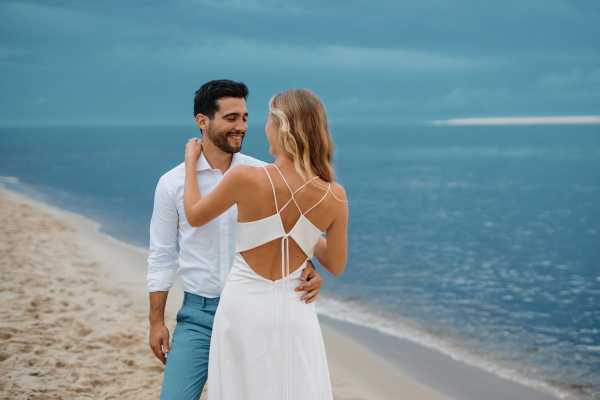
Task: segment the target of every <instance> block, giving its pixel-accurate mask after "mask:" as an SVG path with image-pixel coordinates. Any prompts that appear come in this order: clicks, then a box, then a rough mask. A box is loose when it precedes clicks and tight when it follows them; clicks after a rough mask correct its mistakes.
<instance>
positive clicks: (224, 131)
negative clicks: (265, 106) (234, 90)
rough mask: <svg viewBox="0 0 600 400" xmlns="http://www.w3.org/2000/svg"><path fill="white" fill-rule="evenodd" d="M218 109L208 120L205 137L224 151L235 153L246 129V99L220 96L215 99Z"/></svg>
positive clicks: (240, 144)
mask: <svg viewBox="0 0 600 400" xmlns="http://www.w3.org/2000/svg"><path fill="white" fill-rule="evenodd" d="M217 104H218V105H219V110H218V111H217V112H215V116H214V118H213V119H209V120H208V127H207V129H205V133H206V137H207V138H208V139H209V140H210V141H211V142H213V143H214V144H215V146H217V147H218V148H219V149H221V150H222V151H224V152H225V153H237V152H238V151H240V150H241V149H242V142H243V141H244V136H245V135H246V131H247V130H248V110H247V109H246V100H244V99H243V98H237V97H222V98H220V99H219V100H217Z"/></svg>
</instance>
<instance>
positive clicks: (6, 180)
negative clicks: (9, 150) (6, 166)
mask: <svg viewBox="0 0 600 400" xmlns="http://www.w3.org/2000/svg"><path fill="white" fill-rule="evenodd" d="M18 183H19V178H17V177H16V176H0V185H16V184H18Z"/></svg>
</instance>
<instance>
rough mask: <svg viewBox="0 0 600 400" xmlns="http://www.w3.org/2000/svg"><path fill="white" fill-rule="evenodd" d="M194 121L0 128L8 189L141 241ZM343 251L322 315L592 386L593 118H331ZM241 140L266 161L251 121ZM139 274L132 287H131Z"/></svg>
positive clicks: (598, 189) (513, 370) (504, 368)
mask: <svg viewBox="0 0 600 400" xmlns="http://www.w3.org/2000/svg"><path fill="white" fill-rule="evenodd" d="M195 133H196V131H195V129H194V128H193V127H192V126H152V127H141V126H128V127H126V126H123V127H99V126H95V127H94V126H81V127H38V128H0V176H3V177H4V178H0V181H1V182H3V184H4V185H5V186H9V187H12V188H13V189H17V190H21V191H25V192H28V193H29V194H34V195H36V196H42V197H43V198H44V199H45V200H47V201H50V202H52V203H55V204H58V205H60V206H63V207H65V208H68V209H71V210H73V211H77V212H81V213H83V214H86V215H89V216H92V217H93V218H95V219H97V220H98V221H100V222H101V223H102V229H103V230H104V231H105V232H107V233H109V234H111V235H114V236H116V237H118V238H121V239H124V240H127V241H129V242H132V243H134V244H138V245H141V246H144V247H145V246H146V244H147V240H148V234H147V232H148V223H149V219H150V215H151V212H152V198H153V191H154V185H155V184H156V181H157V180H158V177H159V176H160V175H161V174H162V173H163V172H165V171H166V170H168V169H170V168H171V167H173V166H174V165H176V164H178V163H179V162H181V160H182V154H183V147H184V144H185V141H186V139H187V138H189V137H192V136H194V135H195ZM333 134H334V138H335V142H336V151H337V152H336V157H335V164H336V168H337V171H338V176H339V180H340V181H341V182H342V183H343V184H344V185H345V187H346V189H347V192H348V195H349V198H350V207H351V222H350V259H349V265H348V269H347V272H346V273H345V274H344V275H343V276H342V278H340V279H334V278H332V277H327V276H326V278H327V281H326V287H325V289H324V292H325V296H324V299H323V300H322V301H321V305H320V312H322V313H323V314H325V315H328V316H330V317H333V318H338V319H344V320H346V321H349V322H353V323H357V324H362V325H367V326H370V327H372V328H374V329H378V330H380V331H382V332H386V333H389V334H391V335H396V336H398V337H404V338H408V339H410V340H414V341H416V342H419V343H422V344H424V345H426V346H429V347H433V348H436V349H438V350H440V351H443V352H446V353H448V354H450V355H452V356H453V357H455V358H459V359H462V360H464V361H466V362H469V363H472V364H475V365H478V366H480V367H482V368H485V369H487V370H489V371H492V372H495V373H497V374H499V375H502V376H505V377H508V378H511V379H514V380H517V381H520V382H523V383H526V384H530V385H533V386H537V387H544V388H546V389H552V390H554V391H556V392H557V393H562V394H563V395H565V394H567V395H573V396H575V397H581V398H600V126H528V127H516V126H512V127H510V126H503V127H432V126H417V125H414V126H392V125H389V126H376V125H375V126H362V127H359V126H345V125H341V124H338V125H334V127H333ZM244 151H245V152H246V153H248V154H251V155H254V156H257V157H259V158H262V159H265V160H270V157H269V156H268V154H267V152H266V145H265V139H264V134H263V133H262V127H260V126H252V127H251V129H250V130H249V134H248V135H247V139H246V141H245V145H244ZM140 284H144V283H140Z"/></svg>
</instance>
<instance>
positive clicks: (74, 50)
mask: <svg viewBox="0 0 600 400" xmlns="http://www.w3.org/2000/svg"><path fill="white" fill-rule="evenodd" d="M283 4H285V5H283ZM0 15H1V16H2V24H1V25H0V89H1V90H2V95H1V96H0V124H5V125H6V124H14V123H17V124H22V123H26V124H28V123H32V124H43V123H47V122H51V123H111V124H119V123H141V122H148V123H189V122H190V121H191V118H192V100H193V93H194V91H195V90H196V89H197V88H198V87H199V86H200V85H201V84H202V83H203V82H205V81H207V80H210V79H218V78H230V79H236V80H242V81H244V82H246V83H247V84H248V86H249V87H250V92H251V94H250V98H249V108H250V113H251V118H253V120H254V121H255V122H259V121H263V120H264V116H265V110H266V104H267V101H268V99H269V97H270V96H271V95H273V94H274V93H276V92H277V91H280V90H283V89H286V88H289V87H307V88H310V89H313V90H314V91H315V92H317V94H319V95H321V97H322V98H323V100H324V102H325V105H326V107H327V109H328V111H329V114H330V118H331V119H333V120H334V121H349V122H353V123H361V122H364V123H367V124H368V123H371V122H373V121H376V122H399V123H401V122H422V121H430V120H437V119H445V118H464V117H486V116H526V115H545V116H548V115H586V114H600V39H599V38H600V1H597V0H589V1H585V0H581V1H575V0H572V1H567V0H497V1H491V0H490V1H482V0H471V1H467V0H463V1H458V0H454V1H449V0H406V1H398V0H397V1H353V0H344V1H341V0H319V1H315V0H302V1H289V2H285V1H270V0H238V1H233V0H224V1H209V0H188V1H168V2H167V1H160V2H159V1H156V2H149V1H123V0H119V1H116V0H115V1H113V0H103V1H82V0H78V1H75V0H73V1H61V0H55V1H50V0H48V1H24V0H19V1H14V2H11V1H2V2H0Z"/></svg>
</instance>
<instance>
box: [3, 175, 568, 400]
mask: <svg viewBox="0 0 600 400" xmlns="http://www.w3.org/2000/svg"><path fill="white" fill-rule="evenodd" d="M0 196H6V197H8V198H11V199H13V200H14V201H17V202H23V203H25V204H28V205H30V206H31V207H33V208H36V209H39V210H41V211H42V212H45V213H48V214H50V215H52V216H54V217H57V218H59V219H62V220H65V222H66V224H67V225H69V226H70V227H71V228H72V229H73V230H74V232H75V234H76V235H75V236H76V237H77V241H78V245H79V246H80V247H81V248H83V249H85V250H86V254H87V255H88V256H90V257H91V258H93V259H95V260H97V264H98V266H99V268H98V270H99V272H100V273H101V276H102V283H103V285H104V286H106V287H110V288H111V289H115V290H119V291H124V292H128V293H129V295H128V296H129V297H130V298H131V301H130V302H131V303H132V304H131V307H132V309H134V312H135V313H136V314H137V315H143V316H145V315H146V314H147V301H148V299H147V292H146V280H145V273H146V264H145V263H146V254H147V252H146V250H145V249H142V248H140V247H138V246H135V245H132V244H128V243H126V242H124V241H122V240H120V239H116V238H114V237H112V236H110V235H108V234H106V233H103V232H102V231H101V229H100V227H101V224H100V223H98V222H95V221H93V220H91V219H89V218H88V217H85V216H82V215H80V214H77V213H74V212H71V211H67V210H63V209H61V208H59V207H58V206H54V205H50V204H48V203H45V202H44V201H43V200H39V199H32V198H30V197H28V196H27V195H26V194H22V193H17V192H15V191H13V190H10V189H7V188H4V187H2V186H0ZM124 260H127V262H125V264H127V265H122V264H123V261H124ZM120 265H122V266H120ZM117 272H118V280H117V279H114V278H115V276H117V275H116V274H115V273H117ZM181 299H182V290H181V285H180V282H179V279H177V280H176V284H175V286H174V287H173V289H172V290H171V291H170V292H169V299H168V301H167V308H166V312H165V321H166V323H167V326H168V327H169V329H170V331H171V334H172V332H173V328H174V325H175V314H176V313H177V311H178V309H179V307H180V304H181ZM319 320H320V322H321V326H322V330H323V335H324V337H325V343H326V348H327V353H328V358H329V364H330V370H331V377H332V381H333V382H332V383H333V386H334V395H335V398H336V399H339V400H343V399H394V398H397V396H399V395H400V396H403V397H408V398H411V399H424V400H428V399H431V400H433V399H444V398H447V399H449V398H455V399H479V398H482V397H481V396H482V394H484V395H485V396H486V398H489V399H491V400H494V399H498V400H500V399H504V398H507V396H508V397H510V398H523V399H530V400H538V399H539V400H545V399H548V400H551V399H557V398H559V397H556V396H554V395H552V394H550V393H547V392H545V391H543V390H538V389H535V388H531V387H528V386H525V385H523V384H520V383H518V382H514V381H511V380H507V379H504V378H501V377H499V376H496V375H494V374H492V373H490V372H486V371H484V370H482V369H480V368H477V367H473V366H470V365H467V364H465V363H463V362H461V361H458V360H454V359H451V358H450V357H448V356H446V355H444V354H442V353H439V352H438V351H435V350H432V349H429V348H427V347H425V346H422V345H419V344H417V343H414V342H411V341H409V340H405V339H399V338H396V337H392V336H389V335H386V334H384V333H381V332H378V331H376V330H374V329H370V328H367V327H363V326H358V325H354V324H351V323H347V322H343V321H339V320H334V319H331V318H329V317H326V316H323V315H321V314H320V315H319ZM145 323H146V322H145ZM146 342H147V340H145V341H144V343H143V344H144V345H146ZM145 348H146V349H147V353H148V354H150V355H151V353H150V350H149V349H148V347H147V345H146V346H145ZM151 357H152V358H153V356H152V355H151ZM154 360H155V359H154ZM155 361H156V364H155V365H157V366H158V367H159V368H160V369H161V370H162V366H161V365H160V363H159V362H158V361H157V360H155ZM159 384H160V380H159ZM157 395H158V394H156V396H157Z"/></svg>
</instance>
